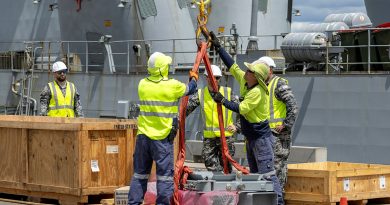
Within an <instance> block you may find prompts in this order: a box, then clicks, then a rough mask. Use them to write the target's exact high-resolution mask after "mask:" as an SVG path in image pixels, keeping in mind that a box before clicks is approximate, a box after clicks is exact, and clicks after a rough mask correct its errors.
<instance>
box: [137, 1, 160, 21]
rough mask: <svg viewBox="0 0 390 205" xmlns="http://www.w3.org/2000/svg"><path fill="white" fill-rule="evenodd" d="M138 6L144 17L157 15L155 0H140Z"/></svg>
mask: <svg viewBox="0 0 390 205" xmlns="http://www.w3.org/2000/svg"><path fill="white" fill-rule="evenodd" d="M138 7H139V12H140V14H141V17H142V18H143V19H146V18H147V17H149V16H157V9H156V4H155V3H154V0H138Z"/></svg>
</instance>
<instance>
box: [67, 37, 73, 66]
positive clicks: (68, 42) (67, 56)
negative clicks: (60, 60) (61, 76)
mask: <svg viewBox="0 0 390 205" xmlns="http://www.w3.org/2000/svg"><path fill="white" fill-rule="evenodd" d="M66 52H67V53H66V64H67V65H68V66H70V65H69V63H70V62H69V42H68V46H67V51H66ZM73 66H74V61H73Z"/></svg>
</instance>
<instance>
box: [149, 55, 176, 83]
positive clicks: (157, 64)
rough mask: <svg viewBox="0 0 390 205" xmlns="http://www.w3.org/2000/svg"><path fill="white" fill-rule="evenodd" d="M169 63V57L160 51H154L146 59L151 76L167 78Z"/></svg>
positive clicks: (170, 59) (170, 61) (170, 60)
mask: <svg viewBox="0 0 390 205" xmlns="http://www.w3.org/2000/svg"><path fill="white" fill-rule="evenodd" d="M171 63H172V58H171V57H169V56H167V55H165V54H163V53H160V52H154V53H153V54H152V55H151V56H150V57H149V60H148V72H149V74H150V76H151V77H158V78H161V77H163V78H167V77H168V71H169V64H171Z"/></svg>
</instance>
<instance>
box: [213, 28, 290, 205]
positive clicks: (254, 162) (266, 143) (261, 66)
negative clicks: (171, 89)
mask: <svg viewBox="0 0 390 205" xmlns="http://www.w3.org/2000/svg"><path fill="white" fill-rule="evenodd" d="M210 36H211V39H212V44H213V46H214V49H215V51H216V52H217V53H218V54H219V56H220V58H221V59H222V61H223V62H224V64H225V65H226V67H227V68H229V72H230V73H231V74H232V75H233V77H234V79H236V80H237V81H238V83H239V85H240V95H241V97H240V101H241V102H240V103H235V102H233V101H229V100H227V99H226V98H225V97H224V96H223V95H222V94H221V93H219V92H215V93H211V95H212V97H213V99H214V100H215V101H216V102H218V103H222V105H223V106H224V107H226V108H228V109H229V110H232V111H234V112H236V113H239V114H240V123H241V132H242V134H243V135H244V136H245V139H246V152H247V158H248V164H249V169H250V172H251V173H259V174H263V178H265V179H266V180H269V181H272V182H273V185H274V186H273V187H274V191H275V192H276V194H277V200H278V205H282V204H284V201H283V193H282V190H281V188H280V183H279V180H278V178H277V177H276V173H275V168H274V150H273V145H274V136H273V135H272V131H271V129H270V127H269V122H268V120H267V119H268V115H269V114H268V112H269V108H268V101H269V96H268V88H267V85H266V84H265V82H266V81H267V78H268V77H269V72H270V71H269V70H270V69H269V66H268V65H267V64H265V63H264V62H261V61H255V62H253V63H244V64H245V66H246V67H247V68H248V69H247V70H246V71H243V70H241V69H240V67H239V66H238V65H237V64H236V63H235V62H234V60H233V58H232V57H231V56H230V55H229V54H228V53H227V52H226V51H225V49H223V48H222V47H221V44H220V43H219V41H218V39H217V37H216V36H215V34H214V33H213V32H210Z"/></svg>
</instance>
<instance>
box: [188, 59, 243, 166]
mask: <svg viewBox="0 0 390 205" xmlns="http://www.w3.org/2000/svg"><path fill="white" fill-rule="evenodd" d="M211 70H212V72H213V75H214V77H215V79H216V80H217V81H218V85H220V84H219V83H220V81H221V78H222V72H221V69H220V68H219V67H218V66H216V65H211ZM204 75H205V76H206V80H207V81H209V80H210V79H209V75H208V73H207V70H205V73H204ZM211 90H212V88H211V86H210V84H208V85H207V86H205V87H204V88H203V89H198V93H196V94H194V95H191V96H190V98H189V100H188V104H187V110H186V115H187V116H188V115H189V114H190V113H191V112H192V111H194V110H195V109H196V108H197V107H199V106H200V108H201V110H200V113H201V116H202V120H203V122H202V124H203V148H202V158H203V160H204V164H205V166H206V168H207V170H208V171H223V160H222V150H221V139H220V137H221V133H220V130H219V121H218V112H217V103H215V102H214V100H213V98H212V97H211V95H210V91H211ZM219 92H220V93H222V95H223V96H224V97H226V99H228V100H234V101H236V102H238V98H237V97H235V96H234V94H233V92H232V89H231V88H230V87H224V86H219ZM222 114H223V121H224V128H225V136H226V142H227V145H228V149H229V153H230V155H231V156H233V155H234V153H235V147H234V137H233V134H234V133H235V132H236V131H237V125H236V124H234V123H233V112H232V111H231V110H228V109H226V108H224V107H222ZM228 169H229V172H231V170H232V165H231V164H230V163H229V164H228Z"/></svg>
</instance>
